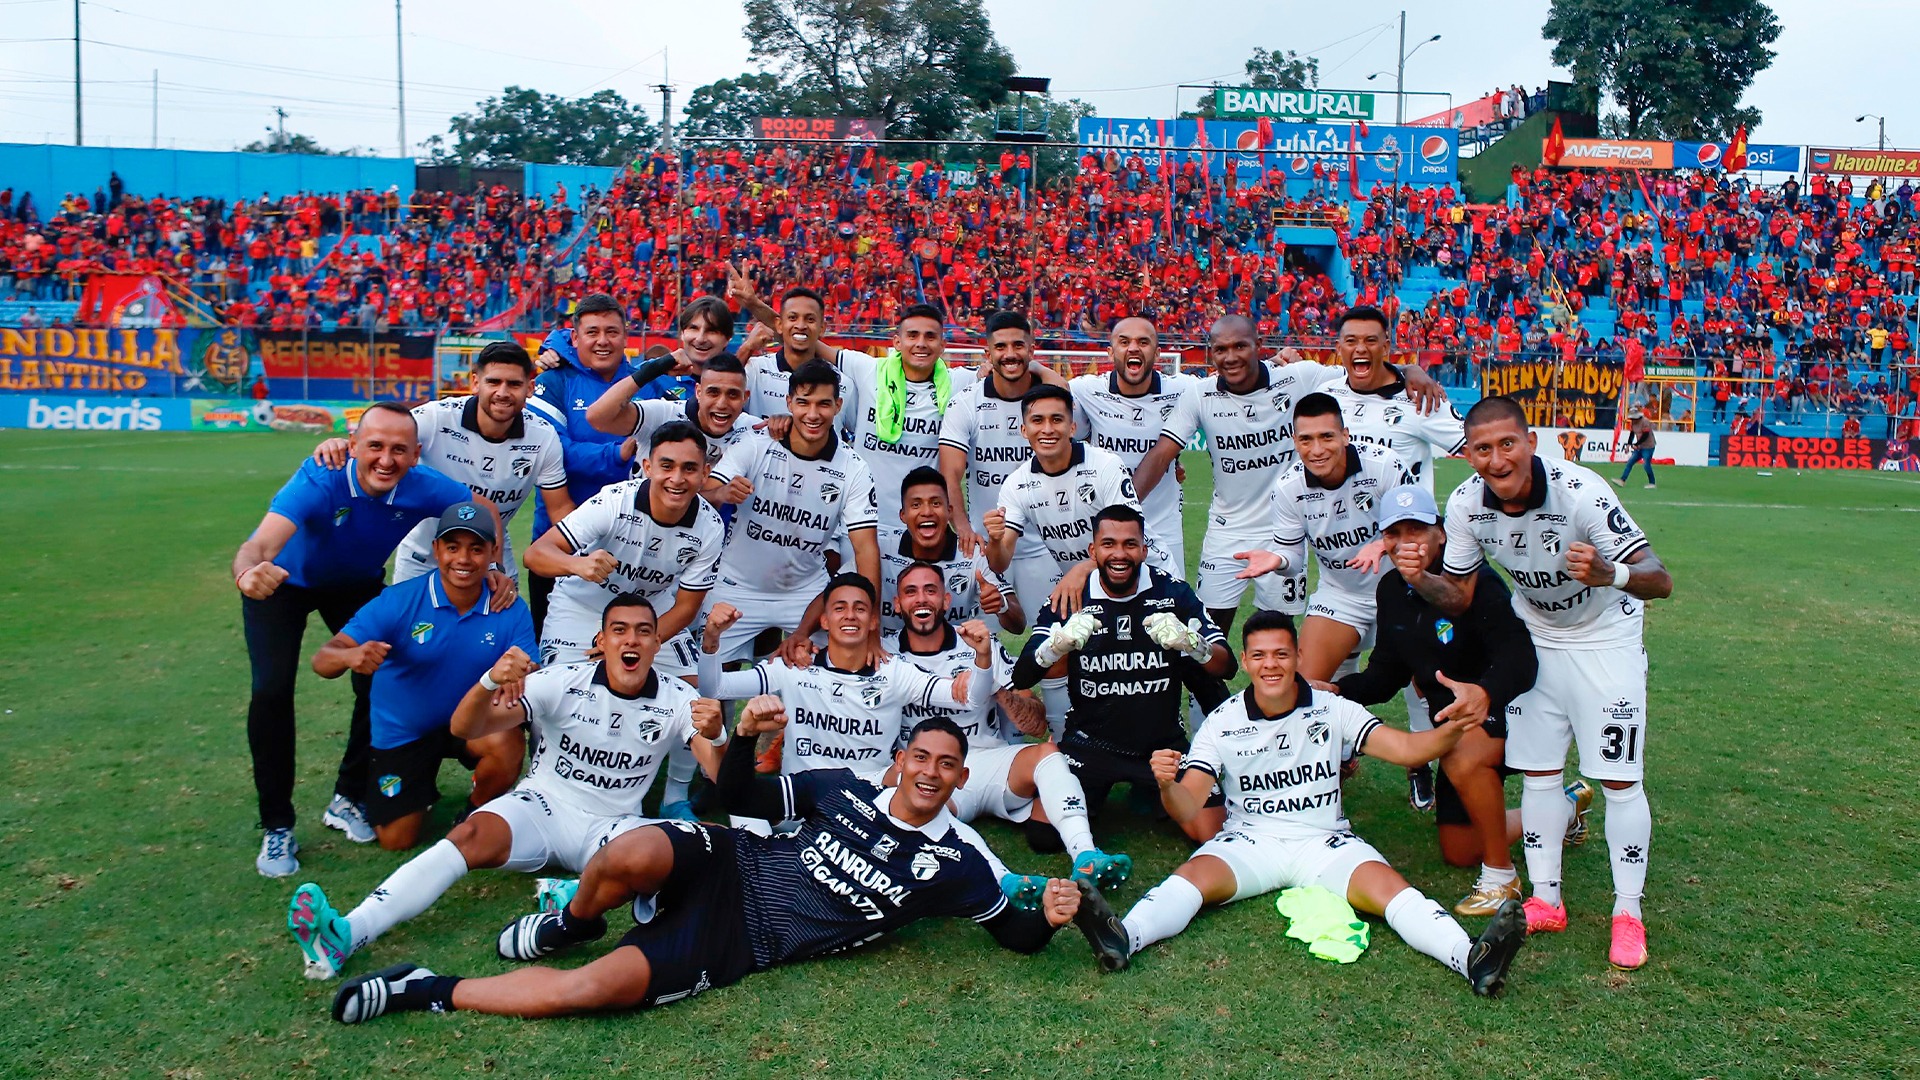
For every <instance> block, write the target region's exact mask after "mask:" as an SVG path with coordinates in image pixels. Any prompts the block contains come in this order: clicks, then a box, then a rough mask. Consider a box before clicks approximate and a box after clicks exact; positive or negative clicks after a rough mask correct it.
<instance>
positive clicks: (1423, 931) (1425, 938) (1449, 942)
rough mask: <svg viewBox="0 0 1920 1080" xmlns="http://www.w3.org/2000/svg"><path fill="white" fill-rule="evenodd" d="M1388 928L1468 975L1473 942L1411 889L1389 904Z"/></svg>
mask: <svg viewBox="0 0 1920 1080" xmlns="http://www.w3.org/2000/svg"><path fill="white" fill-rule="evenodd" d="M1387 925H1388V926H1391V927H1393V932H1394V933H1396V934H1399V935H1400V940H1401V941H1404V942H1406V943H1407V944H1408V945H1411V946H1413V948H1414V950H1415V951H1416V952H1423V953H1426V954H1427V955H1428V956H1431V957H1433V958H1434V959H1435V960H1438V961H1440V962H1441V963H1443V964H1445V965H1447V966H1448V967H1450V968H1452V969H1453V970H1454V971H1456V972H1458V973H1459V974H1461V975H1465V974H1466V973H1467V950H1469V949H1471V948H1473V939H1472V938H1469V937H1468V936H1467V932H1466V931H1465V930H1462V929H1460V924H1459V923H1457V922H1455V921H1453V916H1451V915H1449V914H1447V910H1446V909H1445V908H1443V907H1441V906H1440V905H1439V904H1436V903H1434V902H1433V901H1432V900H1431V899H1429V898H1428V897H1427V896H1426V894H1424V893H1422V892H1421V891H1420V890H1419V889H1416V888H1414V887H1413V886H1411V885H1409V886H1407V887H1406V888H1404V889H1402V890H1400V894H1399V895H1398V896H1395V897H1394V898H1393V899H1391V900H1389V901H1387Z"/></svg>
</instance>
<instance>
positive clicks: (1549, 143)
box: [1540, 116, 1567, 169]
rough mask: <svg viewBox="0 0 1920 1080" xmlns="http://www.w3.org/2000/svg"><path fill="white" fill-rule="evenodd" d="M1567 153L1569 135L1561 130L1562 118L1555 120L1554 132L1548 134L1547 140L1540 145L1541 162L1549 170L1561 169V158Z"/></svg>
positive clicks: (1555, 118)
mask: <svg viewBox="0 0 1920 1080" xmlns="http://www.w3.org/2000/svg"><path fill="white" fill-rule="evenodd" d="M1566 152H1567V133H1566V132H1564V131H1561V130H1560V118H1559V117H1557V116H1556V117H1554V118H1553V130H1552V131H1550V132H1548V133H1547V140H1546V142H1543V143H1541V144H1540V160H1541V161H1542V162H1544V163H1545V164H1546V165H1547V167H1548V168H1553V169H1557V168H1559V167H1560V158H1561V157H1562V156H1564V155H1565V154H1566Z"/></svg>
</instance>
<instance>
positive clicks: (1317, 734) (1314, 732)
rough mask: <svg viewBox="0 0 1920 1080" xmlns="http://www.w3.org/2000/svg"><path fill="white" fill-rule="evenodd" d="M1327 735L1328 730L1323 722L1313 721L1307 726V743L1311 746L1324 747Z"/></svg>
mask: <svg viewBox="0 0 1920 1080" xmlns="http://www.w3.org/2000/svg"><path fill="white" fill-rule="evenodd" d="M1327 735H1328V729H1327V722H1326V721H1325V720H1315V721H1314V722H1313V723H1311V724H1308V725H1307V741H1308V742H1310V743H1312V744H1313V745H1315V746H1325V745H1326V742H1327Z"/></svg>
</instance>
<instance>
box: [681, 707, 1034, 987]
mask: <svg viewBox="0 0 1920 1080" xmlns="http://www.w3.org/2000/svg"><path fill="white" fill-rule="evenodd" d="M752 744H753V740H751V739H744V738H741V739H735V740H734V742H733V744H730V745H729V747H728V754H727V757H726V759H725V762H724V764H723V767H722V770H721V776H720V777H719V781H718V784H717V786H718V787H719V788H720V794H721V798H722V800H723V801H724V802H725V803H726V804H727V809H728V810H729V811H731V812H732V813H735V814H741V815H750V816H754V817H762V818H766V819H769V820H773V821H780V820H792V819H799V820H800V822H801V825H800V828H799V830H798V831H797V832H794V833H792V834H790V835H782V836H772V837H766V836H758V835H755V834H752V833H746V832H737V833H736V835H735V842H736V848H737V853H736V855H737V858H738V860H739V866H740V880H741V887H742V894H743V895H742V904H743V907H744V915H745V922H746V926H747V934H748V937H749V939H750V944H751V946H752V949H753V958H754V964H755V966H756V967H758V968H767V967H771V966H773V965H775V964H784V963H788V962H790V961H794V960H804V959H806V958H808V957H811V956H819V955H820V954H822V953H830V952H837V951H839V950H841V949H848V948H852V947H853V946H856V945H860V944H863V943H865V942H868V941H872V940H873V939H875V938H878V937H881V936H882V935H885V934H888V933H891V932H893V931H895V930H898V929H900V928H901V927H903V926H905V925H907V924H908V923H910V922H913V921H914V920H916V919H925V918H939V917H950V918H968V919H972V920H973V921H974V922H977V923H980V924H982V925H983V926H985V927H986V928H987V929H988V930H989V931H990V932H991V933H992V934H993V935H994V937H995V938H996V939H998V940H999V941H1000V942H1001V944H1003V945H1006V946H1007V947H1009V948H1013V949H1017V950H1020V951H1023V952H1029V951H1033V950H1034V949H1038V948H1039V947H1041V946H1042V945H1044V944H1045V943H1046V941H1047V939H1048V938H1049V937H1050V936H1051V935H1052V928H1051V927H1049V926H1047V923H1046V919H1045V918H1044V917H1042V916H1040V915H1039V914H1038V913H1037V912H1021V911H1015V910H1013V909H1011V908H1009V907H1008V906H1007V900H1006V897H1005V896H1003V895H1002V894H1001V892H1000V878H1001V875H1003V874H1005V873H1006V867H1005V866H1004V865H1002V864H1001V862H1000V860H999V859H998V858H997V857H995V855H994V854H993V852H992V851H991V850H990V849H988V847H987V845H986V842H985V841H983V840H981V839H980V835H979V834H978V833H976V832H974V831H973V829H972V828H970V827H969V826H967V825H966V824H964V823H962V822H960V821H959V820H957V819H955V818H954V817H953V816H952V814H950V813H948V812H946V811H944V810H943V811H942V812H941V813H940V815H939V816H938V817H936V818H934V819H933V820H932V821H930V822H928V823H927V824H925V825H922V826H920V827H918V828H915V827H914V826H911V825H908V824H906V823H905V822H902V821H900V820H899V819H897V818H894V817H893V816H891V815H890V814H888V813H887V807H889V806H891V805H892V799H893V792H892V790H891V789H888V790H882V789H881V788H879V787H878V786H876V785H874V784H871V783H868V782H866V781H864V780H862V779H860V778H859V777H858V776H855V775H854V774H853V773H852V772H850V771H848V770H846V769H816V770H811V771H808V772H802V773H796V774H794V775H792V776H782V777H777V778H776V777H756V776H754V775H753V746H752Z"/></svg>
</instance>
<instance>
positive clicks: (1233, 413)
mask: <svg viewBox="0 0 1920 1080" xmlns="http://www.w3.org/2000/svg"><path fill="white" fill-rule="evenodd" d="M1342 378H1345V372H1344V371H1342V370H1341V369H1340V368H1337V367H1328V366H1327V365H1325V364H1316V363H1314V362H1313V361H1311V360H1301V361H1298V362H1296V363H1292V364H1287V365H1285V366H1281V365H1279V364H1275V363H1272V362H1271V361H1263V362H1262V363H1261V365H1260V380H1259V383H1258V385H1257V386H1256V387H1255V388H1254V389H1253V390H1252V391H1250V392H1248V393H1245V394H1235V393H1233V392H1231V391H1229V390H1228V389H1227V388H1226V385H1225V384H1224V383H1223V382H1222V380H1221V379H1220V377H1219V376H1214V377H1212V378H1207V379H1196V380H1195V381H1194V383H1193V384H1192V388H1191V390H1190V391H1189V392H1188V393H1186V394H1183V395H1181V398H1180V401H1179V404H1177V405H1175V406H1174V409H1173V413H1172V415H1171V416H1169V417H1168V418H1167V422H1166V424H1165V425H1164V426H1163V427H1162V428H1161V429H1160V434H1162V435H1165V436H1166V437H1167V438H1170V439H1173V440H1175V441H1177V442H1179V443H1181V444H1182V445H1184V444H1185V443H1186V441H1187V440H1188V439H1190V438H1192V437H1193V433H1194V432H1195V431H1204V432H1206V436H1207V437H1206V446H1207V453H1208V455H1210V456H1211V457H1212V458H1213V503H1212V505H1211V506H1209V507H1208V514H1209V515H1210V516H1211V518H1212V524H1213V525H1214V526H1216V527H1221V528H1228V529H1238V530H1242V531H1250V532H1258V531H1260V530H1262V529H1264V528H1265V527H1266V522H1267V506H1268V503H1267V500H1268V499H1269V498H1270V497H1271V496H1272V494H1273V482H1274V480H1275V479H1276V478H1277V477H1278V476H1279V475H1280V470H1281V469H1282V468H1284V467H1285V466H1286V465H1287V464H1288V463H1289V462H1291V461H1292V460H1293V403H1294V402H1296V401H1299V400H1300V399H1301V398H1302V397H1304V396H1305V395H1307V394H1309V393H1312V392H1313V391H1315V390H1319V389H1322V388H1323V387H1325V386H1326V384H1327V383H1329V382H1332V381H1334V380H1336V379H1342ZM1170 482H1171V481H1170V480H1162V481H1161V483H1163V484H1164V483H1170ZM1156 487H1158V485H1156Z"/></svg>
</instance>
